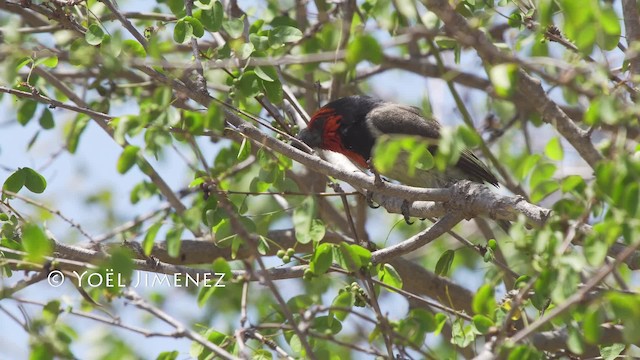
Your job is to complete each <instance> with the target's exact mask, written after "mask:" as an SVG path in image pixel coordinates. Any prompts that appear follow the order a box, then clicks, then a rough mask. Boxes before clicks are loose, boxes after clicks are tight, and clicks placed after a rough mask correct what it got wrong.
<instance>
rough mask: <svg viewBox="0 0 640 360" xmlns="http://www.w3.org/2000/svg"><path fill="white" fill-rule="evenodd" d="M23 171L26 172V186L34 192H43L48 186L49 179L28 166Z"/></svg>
mask: <svg viewBox="0 0 640 360" xmlns="http://www.w3.org/2000/svg"><path fill="white" fill-rule="evenodd" d="M21 171H23V172H24V174H25V178H24V186H25V187H26V188H27V189H29V191H31V192H33V193H36V194H42V193H43V192H44V190H45V189H46V188H47V180H46V179H45V178H44V176H42V175H40V174H39V173H38V172H37V171H35V170H33V169H32V168H28V167H25V168H22V169H21Z"/></svg>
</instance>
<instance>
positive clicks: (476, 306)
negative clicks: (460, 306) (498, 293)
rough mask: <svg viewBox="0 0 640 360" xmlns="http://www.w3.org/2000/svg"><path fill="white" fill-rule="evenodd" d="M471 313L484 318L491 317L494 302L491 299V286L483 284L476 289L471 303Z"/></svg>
mask: <svg viewBox="0 0 640 360" xmlns="http://www.w3.org/2000/svg"><path fill="white" fill-rule="evenodd" d="M471 305H472V308H473V312H474V313H476V314H482V315H486V316H493V312H494V310H495V308H496V300H495V298H494V297H493V286H491V285H489V284H484V285H482V286H481V287H480V289H478V291H477V292H476V295H475V296H474V297H473V302H472V304H471Z"/></svg>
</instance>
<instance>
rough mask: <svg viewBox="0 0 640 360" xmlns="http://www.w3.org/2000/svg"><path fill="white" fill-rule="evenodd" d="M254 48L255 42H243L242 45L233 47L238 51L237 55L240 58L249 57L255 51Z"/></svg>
mask: <svg viewBox="0 0 640 360" xmlns="http://www.w3.org/2000/svg"><path fill="white" fill-rule="evenodd" d="M253 50H254V47H253V44H252V43H250V42H248V43H242V44H240V46H238V47H234V49H233V51H234V52H235V53H236V56H237V57H238V59H240V60H246V59H248V58H249V57H250V56H251V54H252V53H253Z"/></svg>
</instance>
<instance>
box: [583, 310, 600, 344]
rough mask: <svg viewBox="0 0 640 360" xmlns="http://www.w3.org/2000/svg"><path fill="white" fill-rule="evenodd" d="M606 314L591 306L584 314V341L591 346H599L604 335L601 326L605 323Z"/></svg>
mask: <svg viewBox="0 0 640 360" xmlns="http://www.w3.org/2000/svg"><path fill="white" fill-rule="evenodd" d="M604 320H605V319H604V314H603V313H602V312H601V311H600V309H599V307H597V306H590V307H589V308H588V309H587V311H585V314H584V320H583V321H582V331H583V334H584V339H585V340H586V341H587V342H589V343H590V344H594V345H597V344H598V341H599V340H600V335H601V334H602V327H601V324H602V323H603V322H604Z"/></svg>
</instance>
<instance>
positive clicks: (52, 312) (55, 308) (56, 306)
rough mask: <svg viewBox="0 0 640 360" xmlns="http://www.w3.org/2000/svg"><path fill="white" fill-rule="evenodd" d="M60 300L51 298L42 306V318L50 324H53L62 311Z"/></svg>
mask: <svg viewBox="0 0 640 360" xmlns="http://www.w3.org/2000/svg"><path fill="white" fill-rule="evenodd" d="M61 312H62V311H61V309H60V301H58V300H51V301H49V302H48V303H47V304H46V305H45V306H44V307H43V308H42V318H43V319H44V320H45V321H46V322H47V323H49V324H53V323H55V322H56V320H57V319H58V315H60V313H61Z"/></svg>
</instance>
